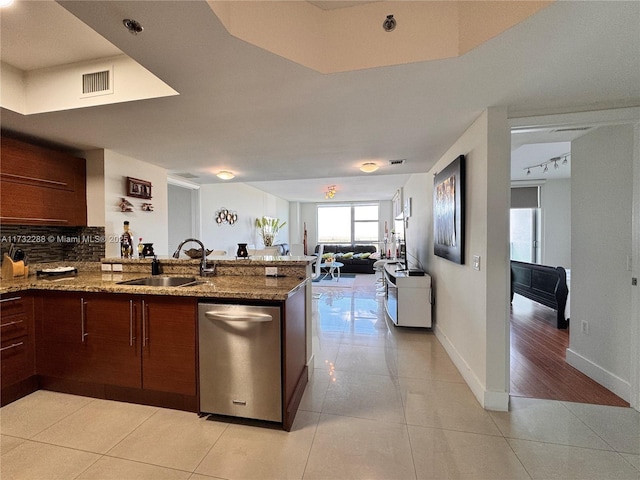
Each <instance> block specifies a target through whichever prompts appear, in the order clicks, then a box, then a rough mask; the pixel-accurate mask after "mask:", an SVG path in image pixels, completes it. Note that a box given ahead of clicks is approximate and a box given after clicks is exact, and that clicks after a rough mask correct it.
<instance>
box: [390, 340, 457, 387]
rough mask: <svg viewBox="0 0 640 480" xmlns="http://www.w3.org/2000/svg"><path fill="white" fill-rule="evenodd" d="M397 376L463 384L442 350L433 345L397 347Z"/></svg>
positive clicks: (412, 344)
mask: <svg viewBox="0 0 640 480" xmlns="http://www.w3.org/2000/svg"><path fill="white" fill-rule="evenodd" d="M398 375H399V376H401V377H411V378H431V379H434V380H442V381H446V382H457V383H464V379H463V378H462V375H461V374H460V372H459V371H458V369H457V368H456V366H455V365H454V364H453V362H452V361H451V359H450V358H449V355H447V352H446V351H445V350H444V348H442V346H441V345H440V344H433V343H429V344H421V343H418V342H405V343H404V344H403V345H402V346H400V347H398Z"/></svg>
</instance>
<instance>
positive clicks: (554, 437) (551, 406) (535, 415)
mask: <svg viewBox="0 0 640 480" xmlns="http://www.w3.org/2000/svg"><path fill="white" fill-rule="evenodd" d="M509 409H510V410H509V412H490V414H491V416H492V418H493V419H494V421H495V422H496V424H497V425H498V428H499V429H500V431H501V432H502V434H503V435H504V436H505V437H508V438H518V439H521V440H534V441H539V442H549V443H557V444H560V445H572V446H574V447H586V448H597V449H601V450H611V447H610V446H609V445H607V443H606V442H605V441H604V440H602V439H601V438H600V437H599V436H598V435H596V434H595V433H594V432H593V431H592V430H591V429H590V428H589V427H587V426H586V425H585V424H584V423H583V422H582V421H581V420H580V419H578V418H577V417H576V416H575V415H574V414H573V413H571V412H570V411H569V410H568V409H567V408H566V407H565V406H564V405H563V404H562V402H556V401H553V400H538V399H533V398H520V397H511V404H510V407H509Z"/></svg>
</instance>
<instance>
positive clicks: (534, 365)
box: [511, 294, 629, 407]
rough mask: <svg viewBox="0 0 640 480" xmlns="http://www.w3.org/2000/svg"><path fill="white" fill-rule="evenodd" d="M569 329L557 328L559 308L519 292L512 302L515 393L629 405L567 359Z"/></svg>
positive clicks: (599, 403)
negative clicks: (552, 307) (553, 308)
mask: <svg viewBox="0 0 640 480" xmlns="http://www.w3.org/2000/svg"><path fill="white" fill-rule="evenodd" d="M568 346H569V330H558V329H557V328H556V327H555V311H554V310H552V309H551V308H548V307H545V306H544V305H541V304H539V303H536V302H533V301H531V300H529V299H527V298H524V297H522V296H520V295H518V294H516V295H514V298H513V303H512V304H511V395H513V396H517V397H532V398H546V399H550V400H564V401H569V402H580V403H592V404H597V405H612V406H619V407H628V406H629V404H628V403H627V402H625V401H624V400H622V399H621V398H620V397H618V396H617V395H615V394H613V393H612V392H611V391H609V390H607V389H606V388H604V387H603V386H602V385H600V384H598V383H596V382H595V381H593V380H591V379H590V378H589V377H587V376H586V375H584V374H583V373H581V372H579V371H578V370H576V369H575V368H573V367H572V366H570V365H569V364H568V363H566V361H565V351H566V349H567V347H568Z"/></svg>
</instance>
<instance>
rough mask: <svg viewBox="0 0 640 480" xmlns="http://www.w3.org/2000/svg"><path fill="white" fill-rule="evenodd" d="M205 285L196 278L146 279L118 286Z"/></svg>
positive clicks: (122, 283) (138, 279)
mask: <svg viewBox="0 0 640 480" xmlns="http://www.w3.org/2000/svg"><path fill="white" fill-rule="evenodd" d="M201 283H203V282H202V281H200V280H198V279H197V278H196V277H144V278H136V279H134V280H127V281H126V282H118V285H144V286H146V287H186V286H192V285H199V284H201Z"/></svg>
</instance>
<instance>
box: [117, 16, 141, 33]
mask: <svg viewBox="0 0 640 480" xmlns="http://www.w3.org/2000/svg"><path fill="white" fill-rule="evenodd" d="M122 24H123V25H124V26H125V27H126V29H127V30H129V33H130V34H131V35H138V34H139V33H142V31H143V30H144V27H143V26H142V25H140V23H138V22H136V21H135V20H131V19H129V18H125V19H124V20H122Z"/></svg>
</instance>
